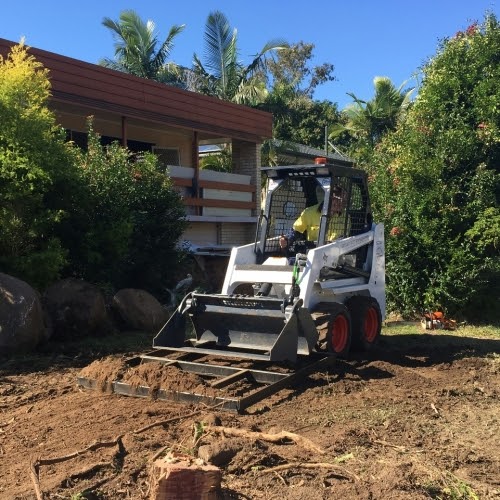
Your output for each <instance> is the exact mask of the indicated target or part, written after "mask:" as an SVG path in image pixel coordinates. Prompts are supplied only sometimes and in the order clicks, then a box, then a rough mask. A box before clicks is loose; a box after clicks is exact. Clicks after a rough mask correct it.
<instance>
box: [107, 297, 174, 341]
mask: <svg viewBox="0 0 500 500" xmlns="http://www.w3.org/2000/svg"><path fill="white" fill-rule="evenodd" d="M112 307H113V309H114V310H115V312H116V315H117V316H118V318H119V320H120V324H121V327H122V328H123V329H127V330H141V331H144V332H151V333H156V332H158V330H159V329H160V328H161V327H162V326H163V325H164V324H165V323H166V321H167V319H168V316H169V314H168V312H167V311H166V310H165V309H164V308H163V307H162V305H161V304H160V303H159V302H158V300H157V299H156V298H155V297H153V296H152V295H151V294H150V293H148V292H146V291H145V290H138V289H136V288H124V289H123V290H120V291H118V292H117V293H116V295H115V296H114V297H113V302H112Z"/></svg>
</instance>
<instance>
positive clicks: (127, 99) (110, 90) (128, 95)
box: [0, 38, 272, 143]
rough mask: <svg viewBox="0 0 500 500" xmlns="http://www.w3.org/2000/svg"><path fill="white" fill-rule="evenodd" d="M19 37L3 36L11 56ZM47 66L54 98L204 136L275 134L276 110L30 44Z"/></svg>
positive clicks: (0, 48)
mask: <svg viewBox="0 0 500 500" xmlns="http://www.w3.org/2000/svg"><path fill="white" fill-rule="evenodd" d="M14 45H16V44H15V42H11V41H9V40H4V39H2V38H0V54H1V55H3V56H4V57H5V56H7V54H8V53H9V51H10V49H11V47H12V46H14ZM29 53H31V54H32V55H34V56H35V58H36V59H37V60H38V61H40V62H41V63H42V64H43V65H44V67H45V68H47V69H48V70H49V78H50V82H51V86H52V103H54V104H56V105H57V104H64V105H65V106H70V107H73V108H75V109H80V110H82V111H84V112H87V114H92V113H93V112H94V111H95V112H100V113H101V114H102V113H103V112H104V113H107V114H108V115H109V116H110V117H114V118H115V119H116V117H118V116H119V117H126V118H132V119H138V120H143V121H147V122H156V123H160V124H166V125H170V126H173V127H178V128H184V129H189V130H195V131H197V132H198V133H199V139H200V140H214V139H217V138H219V137H230V138H236V139H240V140H244V141H249V142H255V143H260V142H262V141H263V140H264V139H267V138H270V137H272V115H271V114H270V113H267V112H265V111H260V110H256V109H253V108H250V107H247V106H242V105H238V104H233V103H230V102H227V101H222V100H220V99H217V98H214V97H209V96H205V95H202V94H198V93H195V92H189V91H186V90H181V89H178V88H175V87H172V86H168V85H164V84H161V83H158V82H155V81H153V80H147V79H144V78H139V77H136V76H133V75H129V74H127V73H122V72H119V71H115V70H111V69H108V68H104V67H102V66H99V65H96V64H90V63H87V62H84V61H80V60H78V59H73V58H70V57H66V56H62V55H59V54H55V53H53V52H47V51H45V50H40V49H36V48H31V47H30V48H29Z"/></svg>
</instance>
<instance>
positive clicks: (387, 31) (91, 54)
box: [0, 0, 500, 109]
mask: <svg viewBox="0 0 500 500" xmlns="http://www.w3.org/2000/svg"><path fill="white" fill-rule="evenodd" d="M499 3H500V0H420V2H417V3H415V4H408V3H406V2H401V1H397V0H378V1H374V0H365V1H362V0H350V1H349V0H348V1H346V0H326V1H321V2H320V1H315V2H312V1H307V0H302V1H298V0H288V1H286V2H284V1H281V2H279V1H277V0H275V1H273V0H267V1H263V0H253V1H252V2H244V1H241V0H240V1H238V0H217V1H210V0H204V1H202V0H184V1H175V2H174V1H168V0H140V1H136V0H129V1H128V2H124V1H119V0H107V1H106V0H100V1H97V0H86V1H85V2H80V3H78V2H74V3H73V2H61V1H59V0H23V1H19V0H18V1H12V0H11V1H8V2H5V5H3V6H2V13H1V17H0V19H1V21H0V38H6V39H8V40H12V41H14V42H17V41H19V40H20V38H21V37H23V36H24V37H25V40H26V43H27V44H28V45H31V46H33V47H37V48H40V49H44V50H48V51H51V52H56V53H59V54H62V55H65V56H69V57H74V58H77V59H81V60H84V61H88V62H91V63H97V62H98V61H99V59H101V58H103V57H112V56H113V53H114V52H113V38H112V36H111V33H110V32H109V30H108V29H106V28H105V27H104V26H102V24H101V23H102V19H103V18H104V17H111V18H112V19H118V17H119V14H120V12H121V11H122V10H125V9H133V10H135V11H136V12H137V13H138V14H139V15H140V16H141V17H142V18H143V19H152V20H153V21H155V23H156V26H157V30H158V32H159V34H160V38H161V39H163V38H164V37H166V35H167V32H168V30H169V28H170V27H171V26H172V25H174V24H185V25H186V28H185V29H184V31H183V32H182V33H181V34H180V35H179V36H178V37H177V38H176V42H175V47H174V49H173V51H172V53H171V59H172V60H173V61H175V62H176V63H178V64H182V65H184V66H188V67H189V66H190V65H191V61H192V56H193V53H195V52H196V53H197V54H199V55H200V56H202V54H203V32H204V27H205V22H206V19H207V16H208V14H209V13H210V12H211V11H214V10H220V11H222V12H223V13H224V14H225V15H226V17H227V18H228V19H229V22H230V23H231V25H232V26H233V27H234V28H237V29H238V46H239V49H240V59H241V60H242V61H243V62H244V63H249V62H250V61H251V56H252V55H254V54H256V53H257V52H258V51H259V50H260V49H261V48H262V47H263V46H264V44H265V43H266V42H267V41H269V40H271V39H273V38H277V37H280V38H284V39H286V40H287V41H288V42H290V43H297V42H299V41H301V40H302V41H304V42H307V43H313V44H314V45H315V49H314V63H315V64H322V63H324V62H328V63H331V64H333V65H334V66H335V75H336V77H337V81H335V82H331V83H328V84H325V85H323V86H322V87H320V88H319V89H318V90H317V92H316V94H315V96H314V97H315V99H319V100H322V99H328V100H330V101H332V102H336V103H338V105H339V108H340V109H342V108H343V107H344V106H345V105H346V104H348V103H349V102H350V101H351V99H350V98H349V96H347V95H346V93H347V92H353V93H354V94H356V96H358V97H359V98H361V99H370V98H371V97H372V95H373V78H374V77H375V76H388V77H389V78H391V80H392V81H393V83H394V84H395V85H396V86H399V85H400V84H402V83H403V82H405V81H409V85H410V84H411V85H415V84H416V81H415V80H412V78H413V77H414V75H415V73H416V72H417V71H418V69H419V68H420V67H421V66H422V64H424V63H425V61H427V60H428V59H429V58H430V57H432V56H433V55H434V54H435V53H436V50H437V47H438V43H439V40H441V39H443V38H445V37H450V36H453V35H454V34H455V33H456V32H457V31H460V30H464V29H465V28H466V27H467V26H468V25H469V24H471V23H472V22H473V21H479V22H481V21H482V20H483V19H484V15H485V13H486V12H493V13H495V14H496V15H497V17H500V6H499ZM202 60H203V59H202Z"/></svg>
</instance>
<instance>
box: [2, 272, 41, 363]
mask: <svg viewBox="0 0 500 500" xmlns="http://www.w3.org/2000/svg"><path fill="white" fill-rule="evenodd" d="M48 335H49V330H48V329H47V328H46V327H45V324H44V316H43V311H42V305H41V302H40V298H39V295H38V293H37V292H36V290H34V289H33V288H32V287H31V286H30V285H28V283H26V282H24V281H21V280H20V279H17V278H14V277H13V276H9V275H8V274H3V273H0V354H2V355H4V354H14V353H26V352H30V351H33V350H34V349H35V347H36V346H37V345H38V344H39V343H40V342H42V341H43V340H46V338H47V337H48Z"/></svg>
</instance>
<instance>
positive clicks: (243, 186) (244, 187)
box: [200, 181, 256, 193]
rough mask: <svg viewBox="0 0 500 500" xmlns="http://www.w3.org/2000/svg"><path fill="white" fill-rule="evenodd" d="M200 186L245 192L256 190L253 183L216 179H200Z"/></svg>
mask: <svg viewBox="0 0 500 500" xmlns="http://www.w3.org/2000/svg"><path fill="white" fill-rule="evenodd" d="M200 187H201V188H207V189H224V190H227V191H243V192H247V193H255V191H256V187H255V186H253V185H246V184H232V183H229V182H217V181H200Z"/></svg>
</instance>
